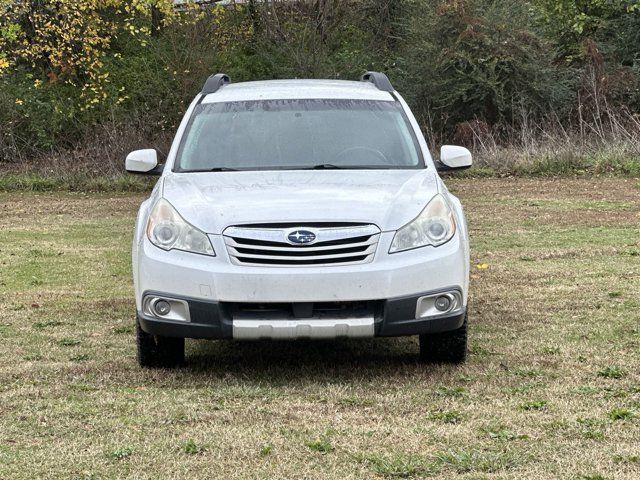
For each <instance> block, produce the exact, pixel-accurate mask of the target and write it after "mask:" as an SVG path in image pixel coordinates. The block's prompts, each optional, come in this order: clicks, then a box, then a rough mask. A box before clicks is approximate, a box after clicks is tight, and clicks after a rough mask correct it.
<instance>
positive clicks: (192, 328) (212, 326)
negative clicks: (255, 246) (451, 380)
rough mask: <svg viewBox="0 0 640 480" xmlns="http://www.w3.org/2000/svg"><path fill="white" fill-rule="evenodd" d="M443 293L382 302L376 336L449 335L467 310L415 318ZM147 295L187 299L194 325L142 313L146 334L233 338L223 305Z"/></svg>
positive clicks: (427, 293)
mask: <svg viewBox="0 0 640 480" xmlns="http://www.w3.org/2000/svg"><path fill="white" fill-rule="evenodd" d="M451 290H455V289H453V288H449V289H443V290H441V291H451ZM441 291H434V292H426V293H423V294H420V295H411V296H408V297H402V298H395V299H389V300H385V301H382V302H381V303H382V304H383V309H382V312H378V313H377V315H376V319H375V336H376V337H400V336H410V335H423V334H429V333H441V332H447V331H450V330H456V329H458V328H460V327H462V324H463V323H464V319H465V316H466V310H462V311H458V312H457V313H455V314H454V315H443V316H441V317H434V318H427V319H416V318H415V313H416V303H417V301H418V299H419V298H420V297H424V296H428V295H434V294H437V293H440V292H441ZM147 295H157V296H159V297H167V298H174V299H176V300H184V301H185V302H187V303H188V305H189V312H190V316H191V322H180V321H172V320H162V319H158V318H155V317H151V316H149V315H145V314H144V313H142V312H138V321H139V322H140V327H141V328H142V330H144V331H145V332H147V333H150V334H152V335H160V336H163V337H181V338H211V339H231V338H233V319H232V317H231V314H230V312H228V311H227V308H225V307H224V306H223V304H220V303H218V302H210V301H202V300H199V299H193V298H186V297H180V296H175V295H170V294H166V293H160V292H145V293H144V294H143V298H144V297H145V296H147Z"/></svg>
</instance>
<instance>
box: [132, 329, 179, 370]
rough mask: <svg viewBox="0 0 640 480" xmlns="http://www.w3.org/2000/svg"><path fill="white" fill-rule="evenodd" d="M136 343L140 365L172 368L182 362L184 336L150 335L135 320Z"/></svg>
mask: <svg viewBox="0 0 640 480" xmlns="http://www.w3.org/2000/svg"><path fill="white" fill-rule="evenodd" d="M136 343H137V346H138V364H139V365H140V366H141V367H158V368H172V367H177V366H178V365H181V364H182V363H184V338H172V337H160V336H158V335H151V334H149V333H147V332H145V331H144V330H142V328H141V327H140V322H136Z"/></svg>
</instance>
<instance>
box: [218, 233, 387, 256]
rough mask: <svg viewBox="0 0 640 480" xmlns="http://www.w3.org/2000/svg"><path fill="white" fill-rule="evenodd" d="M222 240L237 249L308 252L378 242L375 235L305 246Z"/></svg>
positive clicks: (364, 245)
mask: <svg viewBox="0 0 640 480" xmlns="http://www.w3.org/2000/svg"><path fill="white" fill-rule="evenodd" d="M224 241H225V243H226V245H227V247H230V248H234V249H238V248H245V249H255V248H259V249H260V250H265V251H269V250H273V251H276V252H297V251H300V250H302V249H304V250H305V251H310V252H321V251H324V250H338V249H341V248H356V247H367V246H369V245H375V244H376V243H378V236H377V235H371V237H369V239H368V240H367V241H365V242H358V243H348V244H346V245H328V246H322V245H321V246H315V245H308V246H305V247H293V246H288V247H273V246H269V245H260V246H256V245H253V244H251V243H238V242H236V241H235V240H234V239H233V238H231V237H225V239H224Z"/></svg>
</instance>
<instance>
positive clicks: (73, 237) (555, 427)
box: [0, 179, 640, 480]
mask: <svg viewBox="0 0 640 480" xmlns="http://www.w3.org/2000/svg"><path fill="white" fill-rule="evenodd" d="M449 184H450V187H451V189H452V190H453V191H455V192H456V194H457V195H458V196H459V197H460V198H461V199H462V201H463V203H464V204H465V206H466V211H467V217H468V221H469V226H470V232H471V242H472V263H473V273H472V280H471V300H470V321H471V325H470V357H469V361H468V363H467V364H465V365H464V366H461V367H453V366H425V365H421V364H419V363H417V349H418V346H417V341H416V340H415V339H413V338H407V339H377V340H371V341H339V342H327V343H324V342H323V343H306V342H300V343H284V344H282V343H259V344H255V343H253V344H249V343H246V344H245V343H242V344H240V343H232V342H205V341H201V342H195V341H192V342H188V343H187V357H188V365H187V366H186V367H184V368H181V369H178V370H174V371H168V370H155V371H154V370H141V369H139V368H138V367H137V365H136V362H135V350H134V338H133V326H134V302H133V298H132V286H131V280H130V260H129V250H130V241H131V233H132V226H133V222H134V216H135V212H136V209H137V205H138V204H139V202H140V201H141V200H142V198H143V197H142V195H140V194H135V195H124V194H122V195H104V194H102V195H82V194H63V193H46V194H39V195H38V194H34V193H22V194H21V193H0V209H1V210H0V211H1V212H2V213H1V214H0V478H1V479H32V478H116V477H119V478H121V477H131V478H172V479H182V478H185V479H194V478H225V479H227V478H228V479H235V478H313V479H316V478H395V477H407V478H424V477H434V478H439V479H448V478H456V479H457V478H463V479H466V478H468V479H471V478H473V479H481V478H513V479H550V478H567V479H592V480H596V479H638V478H640V213H639V212H640V188H639V185H638V180H632V179H580V180H571V179H563V180H561V179H555V180H542V179H518V180H510V179H462V180H452V181H450V182H449Z"/></svg>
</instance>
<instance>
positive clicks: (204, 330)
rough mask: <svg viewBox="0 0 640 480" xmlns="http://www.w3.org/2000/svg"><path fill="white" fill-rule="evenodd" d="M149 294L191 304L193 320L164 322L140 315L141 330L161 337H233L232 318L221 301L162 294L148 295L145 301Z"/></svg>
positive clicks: (190, 312)
mask: <svg viewBox="0 0 640 480" xmlns="http://www.w3.org/2000/svg"><path fill="white" fill-rule="evenodd" d="M148 295H156V296H158V297H166V298H174V299H176V300H183V301H185V302H187V304H188V305H189V315H190V317H191V321H190V322H181V321H176V320H162V319H159V318H156V317H152V316H150V315H146V314H144V313H143V312H138V321H139V322H140V327H141V328H142V330H144V331H145V332H147V333H150V334H152V335H159V336H161V337H181V338H233V325H232V321H231V315H229V313H228V312H227V311H226V310H225V309H224V308H223V307H221V305H220V304H219V303H218V302H208V301H203V300H199V299H194V298H188V297H181V296H176V295H171V294H167V293H161V292H144V294H143V296H142V298H144V297H146V296H148Z"/></svg>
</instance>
